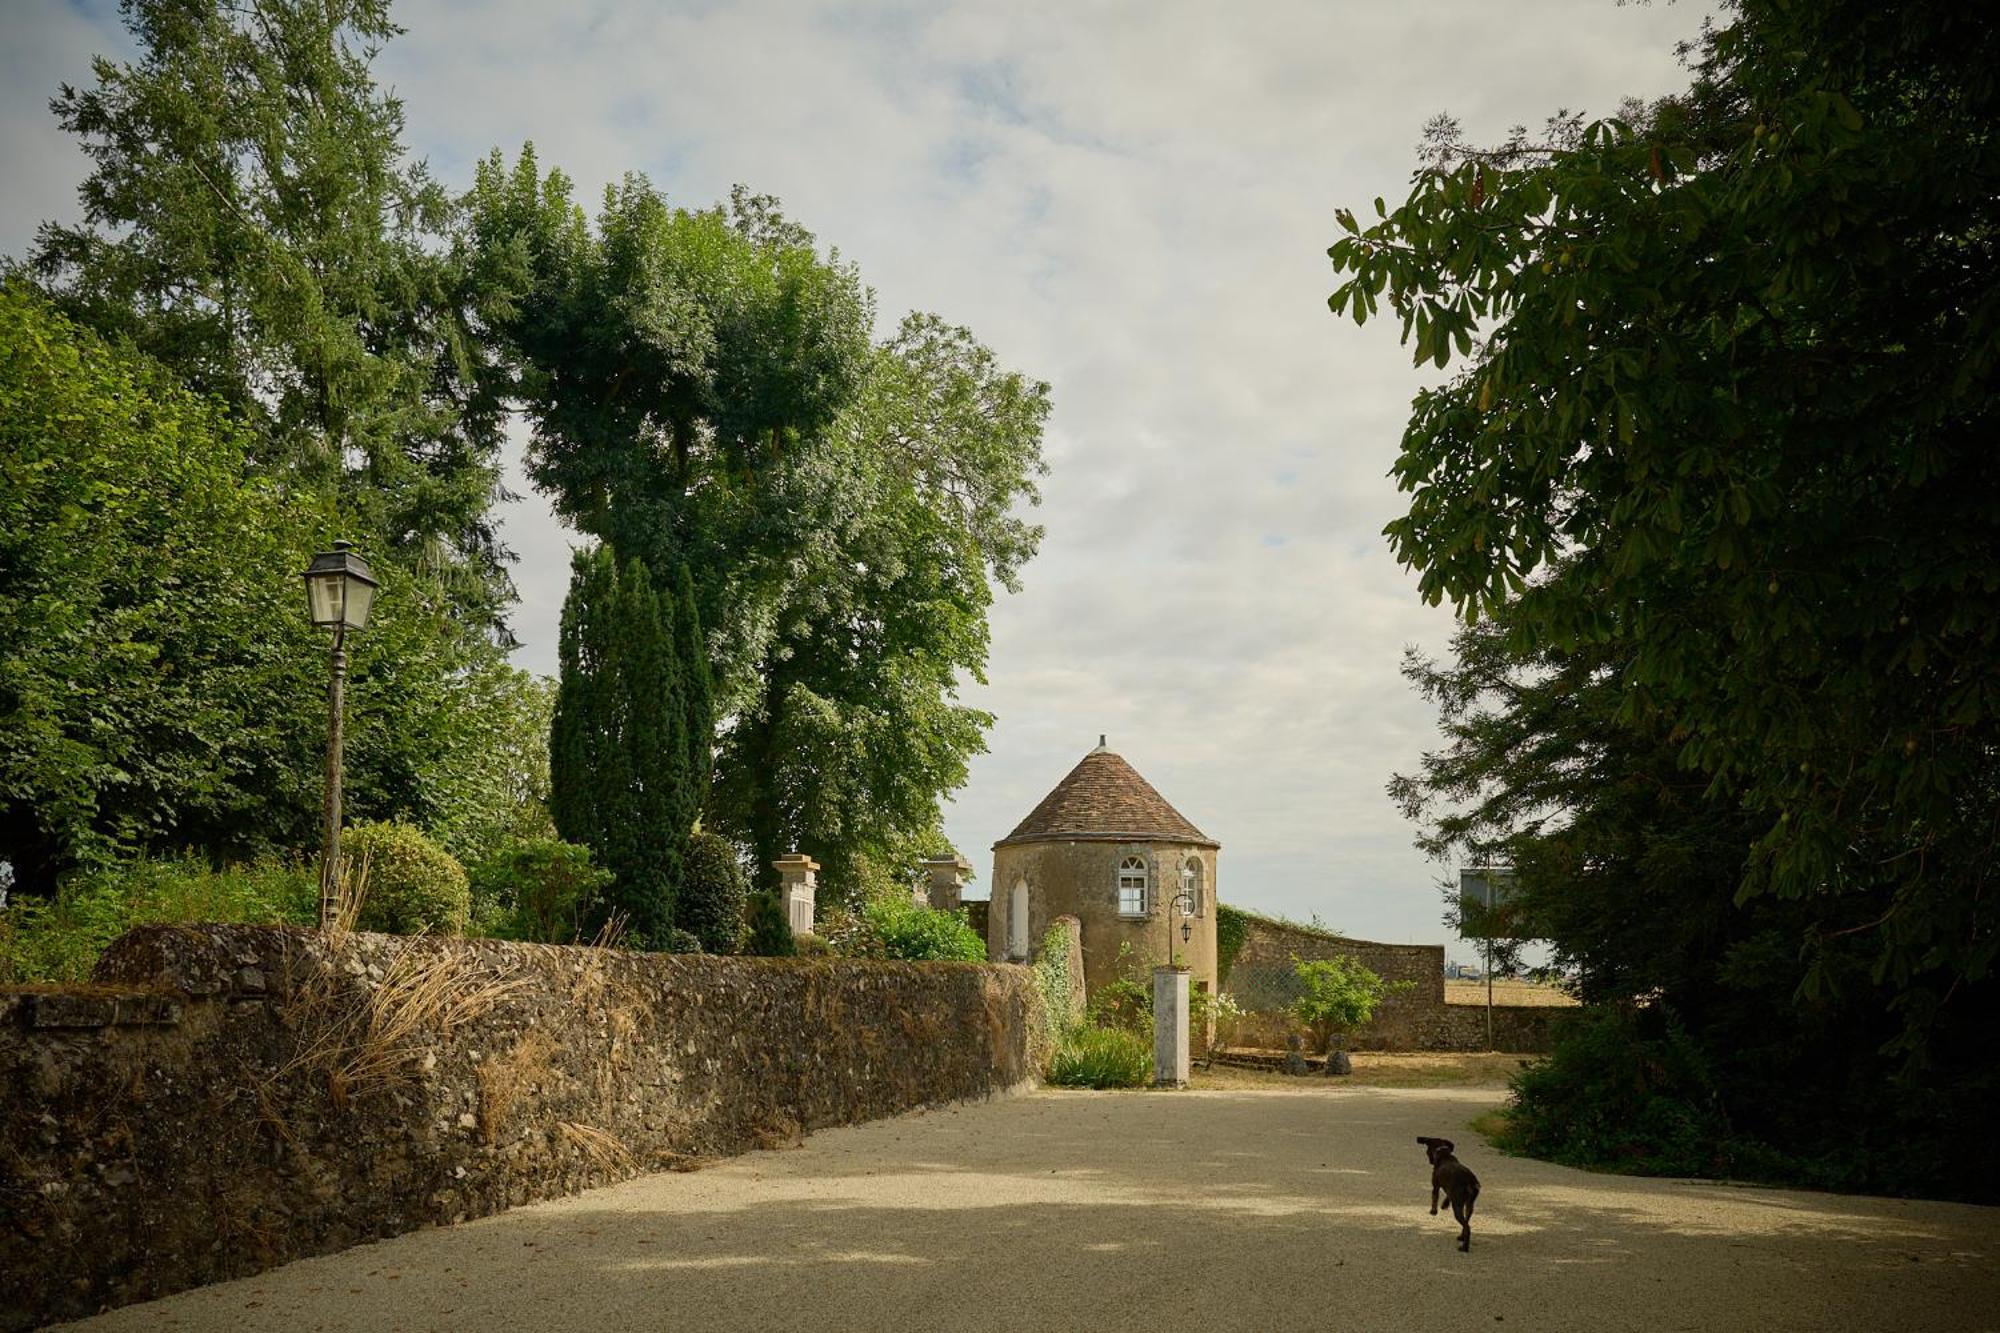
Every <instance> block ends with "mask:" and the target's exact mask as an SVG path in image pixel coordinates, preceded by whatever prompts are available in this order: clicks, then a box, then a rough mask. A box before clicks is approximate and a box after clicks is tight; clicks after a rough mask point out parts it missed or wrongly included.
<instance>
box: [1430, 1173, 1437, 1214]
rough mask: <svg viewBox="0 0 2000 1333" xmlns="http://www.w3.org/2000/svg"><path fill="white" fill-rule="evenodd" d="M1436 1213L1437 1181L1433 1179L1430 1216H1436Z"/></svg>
mask: <svg viewBox="0 0 2000 1333" xmlns="http://www.w3.org/2000/svg"><path fill="white" fill-rule="evenodd" d="M1437 1215H1438V1183H1437V1182H1436V1181H1435V1180H1433V1181H1432V1182H1431V1216H1432V1217H1436V1216H1437Z"/></svg>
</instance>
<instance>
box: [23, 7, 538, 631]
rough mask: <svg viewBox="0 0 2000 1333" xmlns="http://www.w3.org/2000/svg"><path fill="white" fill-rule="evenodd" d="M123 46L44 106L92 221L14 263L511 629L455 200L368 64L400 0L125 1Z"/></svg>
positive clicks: (364, 532)
mask: <svg viewBox="0 0 2000 1333" xmlns="http://www.w3.org/2000/svg"><path fill="white" fill-rule="evenodd" d="M122 8H123V11H124V15H125V22H126V26H127V27H128V28H130V29H131V31H132V34H133V36H134V37H135V39H136V40H137V43H138V45H139V48H140V53H139V55H138V57H137V58H136V59H133V60H130V61H125V62H118V61H113V60H109V59H106V58H103V57H99V58H98V59H96V60H95V61H94V62H93V66H92V72H93V75H94V83H93V84H92V85H91V86H87V87H83V88H78V87H73V86H70V85H67V84H65V85H64V86H63V88H62V91H61V93H60V95H59V96H58V97H57V98H56V99H55V101H54V103H53V110H54V112H55V114H56V116H57V118H58V119H59V120H60V121H61V123H62V125H63V128H64V129H66V130H68V131H69V132H70V133H71V134H73V135H75V136H76V138H77V139H78V141H79V142H80V144H81V145H82V147H83V149H84V151H85V152H86V153H87V154H88V155H89V157H90V160H91V164H92V168H91V172H90V175H89V176H88V178H87V179H86V180H85V181H84V183H83V185H82V187H81V189H80V190H79V197H80V200H81V202H82V205H83V220H82V222H81V224H80V225H77V226H69V225H64V224H57V223H50V224H47V225H45V226H44V227H43V228H42V229H41V233H40V236H39V239H38V242H37V245H36V247H35V250H34V253H33V255H32V256H31V258H30V260H29V262H28V264H27V265H26V271H27V272H29V273H31V274H32V275H33V276H34V277H35V279H36V280H37V281H39V282H41V283H43V284H45V285H46V287H47V289H48V290H49V291H50V292H51V293H52V295H54V296H55V297H56V298H57V299H58V300H59V302H60V304H61V306H62V308H63V309H64V310H65V311H66V312H67V313H69V314H70V315H71V316H72V317H73V318H75V319H77V320H79V321H81V322H83V323H85V324H87V325H88V326H90V327H92V328H94V329H97V330H98V331H100V332H102V333H105V334H106V335H108V336H111V337H114V338H117V339H122V340H129V341H130V342H131V343H132V344H133V345H134V346H136V347H137V348H139V349H140V350H142V351H144V352H145V353H147V354H148V355H149V356H151V357H152V358H153V359H154V360H156V361H157V362H159V363H160V364H162V365H164V366H166V367H167V368H168V369H169V370H171V371H172V372H174V373H175V374H177V375H179V376H180V377H181V378H182V380H183V381H184V382H185V383H186V384H187V385H188V386H189V387H190V388H191V389H192V390H193V391H194V392H196V393H197V394H202V395H210V396H214V397H216V398H219V399H220V400H221V401H222V402H223V403H225V404H226V405H227V406H228V408H229V411H230V413H231V415H232V417H233V418H234V419H235V420H236V421H238V422H239V423H240V424H241V425H242V426H243V428H244V430H243V435H242V443H243V446H244V451H245V454H246V456H247V457H248V458H250V459H251V460H253V461H254V463H255V466H256V470H257V471H258V472H259V473H260V474H261V475H264V476H267V477H271V478H273V479H275V480H278V481H279V482H281V483H282V484H283V485H284V486H285V488H286V491H287V493H288V494H300V493H308V492H309V493H313V494H317V495H324V496H328V497H330V498H333V499H334V500H335V501H336V502H337V503H338V504H339V506H340V510H341V512H342V514H343V515H344V516H345V518H346V520H347V526H348V535H350V536H354V537H358V538H360V539H362V540H363V541H364V543H365V544H366V545H367V546H368V547H369V548H370V549H371V550H372V551H373V552H374V553H375V555H376V556H377V559H378V562H379V561H380V560H381V559H383V558H388V559H391V560H394V561H395V562H397V563H399V564H401V565H402V566H403V567H404V568H405V569H406V570H408V571H409V572H410V573H411V574H413V575H416V576H419V577H422V578H424V579H426V580H428V581H431V582H433V583H436V584H437V585H438V586H439V587H440V589H441V590H442V591H443V592H444V594H445V595H446V596H447V597H448V598H449V599H450V601H451V603H452V605H453V606H454V608H455V609H456V610H457V611H458V613H459V615H460V616H461V618H462V619H464V620H465V622H466V623H467V624H468V626H469V627H470V628H471V629H473V630H475V631H499V630H500V628H501V625H502V620H501V617H502V613H503V612H504V610H505V608H506V606H507V604H508V602H509V601H510V600H511V597H512V592H511V588H510V586H509V582H508V579H507V577H506V573H505V569H504V560H505V551H504V550H503V548H502V547H501V545H500V543H499V540H498V537H497V534H496V531H495V528H494V526H493V523H492V520H491V517H490V514H489V512H488V511H489V508H490V505H491V503H492V501H493V499H494V498H495V496H496V494H497V493H498V476H499V473H498V466H497V455H498V448H499V442H500V433H499V421H498V418H497V417H496V416H495V415H494V413H492V412H491V411H490V410H488V409H489V403H488V399H489V397H490V392H491V386H490V384H489V379H490V377H489V375H488V373H487V368H486V351H485V349H484V347H483V345H482V344H481V342H480V341H479V339H478V338H476V337H475V336H473V333H472V330H471V328H470V327H469V325H468V323H467V318H466V315H465V311H466V310H467V308H468V307H469V306H470V305H472V304H473V303H474V302H473V294H472V293H471V292H470V291H469V290H468V288H467V283H468V281H469V278H470V271H469V269H468V268H467V266H466V265H465V263H464V262H463V256H462V250H461V248H460V247H459V246H458V245H457V244H456V241H455V234H456V222H455V219H454V216H453V201H452V199H451V197H450V195H449V194H448V193H446V192H445V191H444V190H443V189H442V188H441V187H440V186H439V185H438V184H437V183H436V182H435V181H433V180H432V179H431V178H430V176H429V174H428V172H427V171H426V170H425V168H424V167H423V165H422V164H421V163H413V162H411V161H409V160H408V158H407V155H406V153H405V150H404V148H403V144H402V131H403V109H402V105H401V103H400V102H399V101H398V100H397V99H396V98H395V97H393V96H391V95H389V94H387V93H385V92H383V91H382V90H381V89H379V88H378V87H377V86H376V85H375V83H374V79H373V74H372V71H371V65H372V63H373V60H374V57H375V54H376V52H377V51H378V50H379V49H380V48H381V46H382V44H383V43H385V42H386V41H388V40H389V39H391V38H392V37H394V36H395V35H396V34H397V33H398V32H399V29H398V28H397V27H396V26H395V25H394V24H393V23H392V22H391V21H390V19H389V4H388V0H256V3H254V4H250V5H239V4H234V3H229V2H228V0H194V3H189V2H188V0H128V3H126V4H125V5H123V6H122Z"/></svg>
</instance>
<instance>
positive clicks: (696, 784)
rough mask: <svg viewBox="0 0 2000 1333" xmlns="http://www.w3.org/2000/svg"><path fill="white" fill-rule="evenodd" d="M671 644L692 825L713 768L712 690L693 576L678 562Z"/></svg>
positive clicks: (705, 801) (705, 798) (688, 816)
mask: <svg viewBox="0 0 2000 1333" xmlns="http://www.w3.org/2000/svg"><path fill="white" fill-rule="evenodd" d="M675 584H676V594H677V595H676V597H675V602H676V614H675V616H674V644H675V648H676V655H677V656H678V658H679V659H680V686H681V711H682V715H683V716H684V717H685V718H686V735H685V740H684V742H683V748H684V750H685V753H686V756H687V757H686V759H685V761H684V763H685V766H684V767H683V769H682V773H683V774H684V775H685V779H686V784H687V787H686V799H687V802H688V808H687V810H686V811H685V814H686V820H685V823H686V825H687V826H688V827H689V828H693V826H694V823H695V821H696V820H698V819H700V818H701V812H702V809H703V808H704V807H705V806H706V805H707V804H708V781H709V777H710V775H711V774H712V773H713V771H714V768H715V689H714V685H713V683H712V681H711V678H710V676H709V671H708V641H707V639H706V637H705V636H704V635H703V633H702V626H701V613H700V612H699V610H697V609H696V608H697V604H696V601H695V592H694V578H693V576H692V575H691V574H689V572H688V567H687V566H686V565H682V566H681V567H680V569H679V571H678V574H677V577H676V579H675Z"/></svg>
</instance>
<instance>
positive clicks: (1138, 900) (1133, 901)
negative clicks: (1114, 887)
mask: <svg viewBox="0 0 2000 1333" xmlns="http://www.w3.org/2000/svg"><path fill="white" fill-rule="evenodd" d="M1118 914H1119V915H1120V916H1144V915H1146V860H1145V858H1144V857H1140V856H1128V857H1126V858H1125V859H1124V860H1123V861H1120V862H1119V863H1118Z"/></svg>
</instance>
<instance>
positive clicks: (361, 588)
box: [301, 542, 380, 930]
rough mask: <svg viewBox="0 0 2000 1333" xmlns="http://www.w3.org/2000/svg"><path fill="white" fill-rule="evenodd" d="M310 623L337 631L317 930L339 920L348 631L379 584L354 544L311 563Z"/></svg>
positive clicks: (362, 621)
mask: <svg viewBox="0 0 2000 1333" xmlns="http://www.w3.org/2000/svg"><path fill="white" fill-rule="evenodd" d="M301 577H302V578H304V579H305V581H306V609H307V612H308V614H309V615H310V616H311V617H312V623H313V624H314V625H316V626H318V627H319V628H321V629H329V630H332V631H333V653H332V656H331V657H330V658H329V660H328V662H327V666H328V672H327V682H326V711H327V723H326V841H325V844H324V846H323V847H322V848H321V852H320V855H321V857H322V858H323V859H322V860H321V861H320V866H319V928H320V929H321V930H332V929H333V928H334V926H335V925H336V924H338V923H339V920H340V888H341V884H340V880H341V876H340V741H341V735H340V733H341V729H342V721H343V716H344V714H345V713H346V711H347V631H349V630H351V629H361V628H363V627H365V626H366V625H367V624H368V612H369V611H370V609H372V608H373V607H374V605H375V590H376V588H377V587H379V586H380V585H378V584H377V583H376V582H375V576H374V574H373V573H372V572H371V571H370V570H369V568H368V562H367V561H366V560H363V559H362V558H361V555H360V553H359V552H358V551H356V550H355V549H354V544H353V543H352V542H335V543H334V544H333V549H332V550H331V551H322V552H320V553H319V554H318V555H316V556H314V557H313V559H312V564H311V565H309V566H307V567H306V569H305V572H304V573H303V574H302V575H301Z"/></svg>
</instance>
